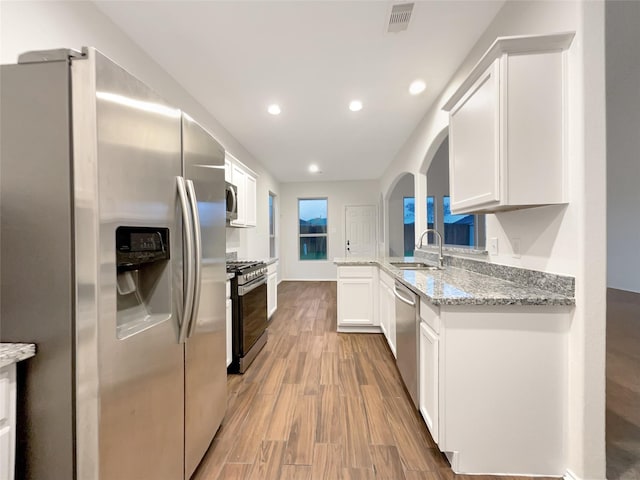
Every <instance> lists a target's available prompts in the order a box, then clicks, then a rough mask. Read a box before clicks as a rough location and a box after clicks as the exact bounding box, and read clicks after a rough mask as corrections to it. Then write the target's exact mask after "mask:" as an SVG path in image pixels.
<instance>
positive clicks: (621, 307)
mask: <svg viewBox="0 0 640 480" xmlns="http://www.w3.org/2000/svg"><path fill="white" fill-rule="evenodd" d="M639 345H640V294H638V293H631V292H624V291H621V290H614V289H609V290H608V292H607V478H608V480H640V346H639Z"/></svg>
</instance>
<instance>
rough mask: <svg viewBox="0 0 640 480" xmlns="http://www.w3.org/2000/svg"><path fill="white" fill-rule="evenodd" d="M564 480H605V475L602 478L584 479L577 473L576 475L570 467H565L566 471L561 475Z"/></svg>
mask: <svg viewBox="0 0 640 480" xmlns="http://www.w3.org/2000/svg"><path fill="white" fill-rule="evenodd" d="M562 478H563V479H564V480H607V477H606V476H605V477H604V478H591V479H584V478H581V477H579V476H578V475H576V474H575V473H574V472H573V471H571V469H570V468H567V471H566V472H565V474H564V477H562Z"/></svg>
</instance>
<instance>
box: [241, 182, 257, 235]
mask: <svg viewBox="0 0 640 480" xmlns="http://www.w3.org/2000/svg"><path fill="white" fill-rule="evenodd" d="M245 187H246V189H245V192H246V195H245V212H246V213H245V218H244V223H245V225H248V226H251V227H255V226H256V210H257V209H256V187H257V184H256V179H255V178H254V177H253V176H252V175H249V174H246V177H245Z"/></svg>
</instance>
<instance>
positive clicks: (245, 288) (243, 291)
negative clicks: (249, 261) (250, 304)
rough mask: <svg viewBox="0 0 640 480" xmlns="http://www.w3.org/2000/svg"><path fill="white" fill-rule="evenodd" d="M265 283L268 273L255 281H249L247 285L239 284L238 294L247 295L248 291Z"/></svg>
mask: <svg viewBox="0 0 640 480" xmlns="http://www.w3.org/2000/svg"><path fill="white" fill-rule="evenodd" d="M265 283H267V276H266V275H265V276H264V277H262V278H260V279H258V280H256V281H254V282H251V283H248V284H246V285H240V286H238V296H240V297H241V296H243V295H246V294H247V293H249V292H251V291H252V290H255V289H256V288H258V287H259V286H260V285H264V284H265Z"/></svg>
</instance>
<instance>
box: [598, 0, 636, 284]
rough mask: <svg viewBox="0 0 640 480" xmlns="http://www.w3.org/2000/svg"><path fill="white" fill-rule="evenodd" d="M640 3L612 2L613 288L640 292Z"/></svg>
mask: <svg viewBox="0 0 640 480" xmlns="http://www.w3.org/2000/svg"><path fill="white" fill-rule="evenodd" d="M638 46H640V2H638V1H635V0H634V1H615V2H613V1H607V3H606V62H607V236H608V238H607V245H608V246H607V286H608V287H612V288H619V289H621V290H629V291H633V292H640V48H638Z"/></svg>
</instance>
